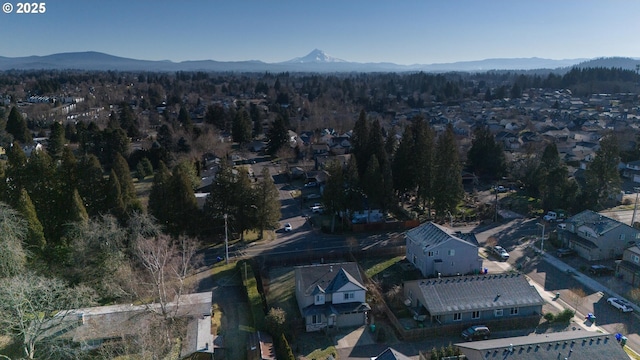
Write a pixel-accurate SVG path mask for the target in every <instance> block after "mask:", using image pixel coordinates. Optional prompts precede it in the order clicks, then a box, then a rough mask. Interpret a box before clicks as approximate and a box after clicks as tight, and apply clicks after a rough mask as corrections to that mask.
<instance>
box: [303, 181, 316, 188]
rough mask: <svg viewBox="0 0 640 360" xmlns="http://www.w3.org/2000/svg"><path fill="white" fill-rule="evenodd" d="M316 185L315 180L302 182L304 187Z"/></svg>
mask: <svg viewBox="0 0 640 360" xmlns="http://www.w3.org/2000/svg"><path fill="white" fill-rule="evenodd" d="M316 186H318V183H317V182H315V181H311V182H308V183H306V184H304V187H316Z"/></svg>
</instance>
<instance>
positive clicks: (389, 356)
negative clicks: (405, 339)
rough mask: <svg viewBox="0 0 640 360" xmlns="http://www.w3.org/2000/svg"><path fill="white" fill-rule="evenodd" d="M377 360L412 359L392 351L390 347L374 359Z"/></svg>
mask: <svg viewBox="0 0 640 360" xmlns="http://www.w3.org/2000/svg"><path fill="white" fill-rule="evenodd" d="M372 359H375V360H409V359H411V358H410V357H408V356H406V355H404V354H402V353H400V352H398V350H395V349H392V348H390V347H388V348H386V349H385V350H384V351H383V352H381V353H380V354H379V355H378V356H376V357H374V358H372Z"/></svg>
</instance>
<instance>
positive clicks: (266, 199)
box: [253, 166, 281, 239]
mask: <svg viewBox="0 0 640 360" xmlns="http://www.w3.org/2000/svg"><path fill="white" fill-rule="evenodd" d="M260 175H261V180H260V181H259V182H258V184H257V185H256V187H255V189H254V196H253V198H254V200H255V206H256V213H257V214H256V222H255V225H256V228H257V229H258V231H260V233H259V236H260V238H261V239H262V235H263V233H264V231H265V230H267V229H275V228H276V227H277V226H278V220H280V216H281V214H280V197H279V194H278V188H276V186H275V184H274V182H273V177H271V174H270V173H269V168H268V167H266V166H265V167H263V168H262V173H261V174H260Z"/></svg>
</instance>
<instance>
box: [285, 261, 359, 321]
mask: <svg viewBox="0 0 640 360" xmlns="http://www.w3.org/2000/svg"><path fill="white" fill-rule="evenodd" d="M295 281H296V300H297V302H298V308H299V310H300V313H301V314H302V318H303V319H304V324H305V329H306V331H307V332H312V331H320V330H325V329H332V328H345V327H355V326H362V325H365V324H366V323H367V317H368V313H369V311H370V310H371V307H370V306H369V304H367V302H366V295H367V288H366V287H365V286H364V285H363V284H364V282H363V280H362V276H361V275H360V269H359V268H358V264H357V263H354V262H345V263H333V264H316V265H308V266H298V267H296V268H295Z"/></svg>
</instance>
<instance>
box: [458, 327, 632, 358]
mask: <svg viewBox="0 0 640 360" xmlns="http://www.w3.org/2000/svg"><path fill="white" fill-rule="evenodd" d="M455 346H456V347H458V349H460V351H461V352H462V354H464V355H465V356H466V359H468V360H487V359H496V360H497V359H500V360H516V359H517V360H557V359H589V360H609V359H628V358H629V355H627V354H626V353H625V351H624V350H623V348H622V346H620V343H619V342H618V341H617V340H616V337H615V335H612V334H606V333H601V332H590V331H564V332H554V333H544V334H534V335H528V336H519V337H509V338H501V339H492V340H483V341H473V342H466V343H459V344H455Z"/></svg>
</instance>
